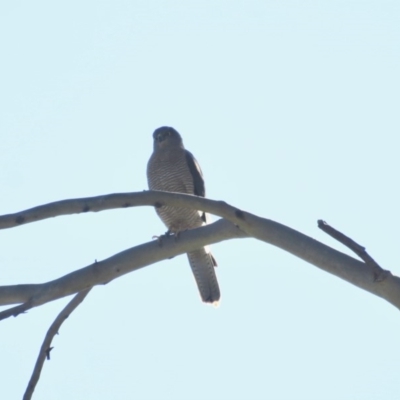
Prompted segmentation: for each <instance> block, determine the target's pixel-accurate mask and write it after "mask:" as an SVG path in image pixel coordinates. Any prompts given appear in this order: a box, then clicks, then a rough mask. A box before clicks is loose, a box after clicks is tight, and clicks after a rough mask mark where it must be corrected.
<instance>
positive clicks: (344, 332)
mask: <svg viewBox="0 0 400 400" xmlns="http://www.w3.org/2000/svg"><path fill="white" fill-rule="evenodd" d="M399 21H400V2H399V1H397V0H393V1H386V0H380V1H367V0H366V1H359V0H358V1H355V0H346V1H341V0H338V1H307V0H306V1H291V0H287V1H267V0H259V1H233V0H232V1H215V0H212V1H211V0H201V1H186V2H184V1H168V0H165V1H128V0H126V1H69V2H55V1H40V0H39V1H31V2H28V1H7V2H6V1H4V2H2V3H1V5H0V48H1V62H0V70H1V73H0V110H1V117H0V143H1V157H0V184H1V188H2V194H1V196H0V214H6V213H9V212H16V211H20V210H22V209H25V208H29V207H32V206H36V205H40V204H43V203H47V202H51V201H56V200H61V199H67V198H73V197H85V196H94V195H101V194H108V193H114V192H128V191H141V190H143V189H146V188H147V182H146V175H145V170H146V163H147V160H148V158H149V156H150V154H151V152H152V138H151V135H152V132H153V130H154V129H155V128H157V127H159V126H161V125H171V126H173V127H175V128H176V129H177V130H178V131H179V132H180V133H181V134H182V136H183V139H184V143H185V145H186V147H187V148H188V149H189V150H190V151H191V152H192V153H194V155H195V156H196V158H197V159H198V161H199V162H200V164H201V166H202V169H203V172H204V175H205V180H206V188H207V195H208V197H210V198H213V199H223V200H225V201H227V202H229V203H230V204H232V205H235V206H237V207H240V208H242V209H244V210H247V211H250V212H253V213H255V214H258V215H260V216H263V217H266V218H270V219H273V220H275V221H278V222H281V223H283V224H286V225H288V226H290V227H292V228H294V229H297V230H299V231H301V232H303V233H305V234H307V235H309V236H312V237H314V238H316V239H317V240H320V241H322V242H324V243H326V244H328V245H330V246H333V247H335V248H337V249H339V250H341V251H344V252H348V251H347V250H346V249H344V248H343V247H342V246H341V245H339V244H338V243H336V242H334V241H333V240H332V239H330V238H328V237H327V236H326V235H325V234H323V233H322V232H321V231H319V230H318V228H317V220H318V219H320V218H321V219H325V220H326V221H327V222H328V223H330V224H331V225H333V226H334V227H336V228H337V229H339V230H341V231H343V232H344V233H346V234H348V235H350V236H351V237H352V238H353V239H354V240H356V241H358V242H359V243H360V244H362V245H364V246H366V247H367V250H368V251H369V252H370V254H371V255H372V256H373V257H374V258H375V259H376V260H377V261H378V262H379V263H380V264H381V265H382V266H383V267H384V268H386V269H390V270H391V271H392V272H393V273H395V274H397V275H399V274H400V266H399V261H398V260H397V257H398V250H399V242H398V237H399V233H398V230H399V228H398V226H399V225H400V214H399V203H400V192H399V170H400V161H399V148H400V143H399V134H400V119H399V115H400V114H399V110H400V73H399V71H400V23H399ZM164 231H165V228H164V226H163V225H162V223H161V221H160V220H159V219H158V218H157V216H156V214H155V212H154V210H152V209H151V208H140V209H139V208H136V209H124V210H115V211H107V212H101V213H97V214H85V215H76V216H67V217H59V218H55V219H51V220H45V221H42V222H38V223H34V224H30V225H26V226H22V227H20V228H16V229H10V230H3V231H0V266H1V273H0V284H1V285H9V284H17V283H35V282H38V283H40V282H45V281H48V280H51V279H54V278H57V277H60V276H62V275H64V274H67V273H68V272H70V271H73V270H75V269H78V268H81V267H84V266H86V265H88V264H90V263H92V262H93V261H94V260H95V259H97V260H101V259H104V258H106V257H109V256H111V255H113V254H115V253H117V252H119V251H122V250H124V249H126V248H129V247H132V246H135V245H138V244H141V243H143V242H147V241H149V240H151V237H152V236H153V235H156V234H160V233H162V232H164ZM212 249H213V253H214V255H215V258H216V259H217V260H218V263H219V267H218V270H217V274H218V278H219V282H220V287H221V292H222V302H221V305H220V307H219V308H218V309H214V308H213V307H209V306H206V305H204V304H202V303H201V302H200V298H199V295H198V292H197V289H196V286H195V284H194V280H193V278H192V275H191V271H190V268H189V266H188V262H187V259H186V256H180V257H176V258H174V259H172V260H168V261H164V262H161V263H158V264H156V265H153V266H150V267H148V268H145V269H142V270H140V271H138V272H135V273H132V274H130V275H127V276H125V277H123V278H121V279H118V280H117V281H114V282H112V283H110V284H108V285H106V286H104V287H97V288H95V289H94V290H93V291H92V293H90V295H89V296H88V298H87V299H86V300H85V302H84V303H83V304H82V305H81V306H80V307H79V308H78V309H77V310H76V311H75V312H74V313H73V314H72V315H71V317H70V318H69V319H68V320H67V321H66V322H65V324H64V325H63V326H62V328H61V331H60V335H59V336H57V337H56V338H55V340H54V342H53V345H54V346H55V349H54V350H53V351H52V353H51V361H50V362H46V364H45V367H44V371H43V373H42V377H41V380H40V382H39V384H38V387H37V389H36V392H35V396H34V398H35V399H57V400H64V399H71V398H73V399H97V400H105V399H115V400H124V399H140V400H150V399H152V400H153V399H155V400H158V399H160V400H164V399H165V400H204V399H210V400H214V399H215V400H241V399H250V400H252V399H254V400H259V399H260V400H261V399H272V400H275V399H276V400H286V399H288V400H291V399H294V400H298V399H299V400H303V399H304V400H313V399H314V400H337V399H346V400H347V399H349V400H350V399H351V400H353V399H363V400H364V399H365V400H372V399H374V400H375V399H384V400H386V399H388V400H391V399H398V398H399V396H400V385H399V360H400V347H399V337H400V313H399V310H397V309H396V308H394V307H393V306H391V305H390V304H389V303H386V302H385V301H384V300H382V299H380V298H378V297H375V296H373V295H371V294H369V293H367V292H364V291H362V290H360V289H358V288H356V287H353V286H351V285H350V284H348V283H346V282H344V281H341V280H340V279H338V278H336V277H334V276H331V275H329V274H327V273H325V272H323V271H320V270H319V269H317V268H315V267H314V266H311V265H309V264H307V263H305V262H303V261H301V260H299V259H297V258H295V257H293V256H292V255H290V254H288V253H285V252H283V251H282V250H279V249H277V248H274V247H272V246H269V245H267V244H265V243H261V242H257V241H255V240H252V239H246V240H236V241H229V242H224V243H222V244H218V245H214V246H213V247H212ZM67 301H68V299H63V300H60V301H56V302H54V303H51V304H48V305H45V306H43V307H40V308H38V309H34V310H32V311H30V312H29V313H27V314H26V315H21V316H19V317H18V318H12V319H8V320H6V321H3V322H1V326H0V343H1V345H0V358H1V374H0V375H1V377H0V398H1V399H7V400H8V399H10V400H13V399H20V398H21V397H22V393H23V391H24V390H25V387H26V384H27V382H28V379H29V376H30V374H31V371H32V368H33V365H34V362H35V360H36V356H37V353H38V350H39V347H40V344H41V341H42V339H43V336H44V334H45V332H46V330H47V328H48V326H49V324H50V323H51V321H52V320H53V319H54V318H55V316H56V315H57V313H58V312H59V310H61V308H62V307H63V306H64V304H66V302H67Z"/></svg>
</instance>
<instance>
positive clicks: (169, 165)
mask: <svg viewBox="0 0 400 400" xmlns="http://www.w3.org/2000/svg"><path fill="white" fill-rule="evenodd" d="M147 180H148V183H149V188H150V189H153V190H162V191H165V192H178V193H185V194H194V182H193V177H192V175H191V173H190V170H189V167H188V165H187V162H186V155H185V150H184V149H183V148H179V149H176V148H174V149H171V150H164V151H156V152H154V153H153V154H152V156H151V157H150V160H149V162H148V165H147ZM156 212H157V214H158V215H159V217H160V218H161V220H162V221H163V222H164V224H165V225H166V226H167V228H168V229H169V230H170V231H171V232H179V231H183V230H186V229H192V228H197V227H199V226H201V225H203V221H202V219H201V217H200V213H199V212H198V211H196V210H191V209H189V208H178V207H168V206H163V207H160V208H157V209H156Z"/></svg>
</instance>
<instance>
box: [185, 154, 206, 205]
mask: <svg viewBox="0 0 400 400" xmlns="http://www.w3.org/2000/svg"><path fill="white" fill-rule="evenodd" d="M186 162H187V164H188V167H189V171H190V174H191V175H192V178H193V186H194V194H195V195H196V196H201V197H205V196H206V189H205V186H204V179H203V173H202V172H201V168H200V165H199V163H198V162H197V160H196V159H195V158H194V156H193V154H192V153H191V152H190V151H187V150H186Z"/></svg>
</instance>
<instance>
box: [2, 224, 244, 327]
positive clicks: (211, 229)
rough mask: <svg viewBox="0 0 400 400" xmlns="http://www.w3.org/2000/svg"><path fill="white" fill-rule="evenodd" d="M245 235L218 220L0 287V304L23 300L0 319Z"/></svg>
mask: <svg viewBox="0 0 400 400" xmlns="http://www.w3.org/2000/svg"><path fill="white" fill-rule="evenodd" d="M245 236H246V235H245V234H244V233H243V232H241V231H240V229H238V228H237V227H236V226H235V225H233V224H232V223H230V222H229V221H226V220H218V221H216V222H214V223H213V224H210V225H207V226H204V227H202V228H198V229H192V230H188V231H185V232H182V233H181V235H180V236H179V239H178V240H177V239H175V237H172V236H171V237H164V238H163V241H162V246H160V244H159V242H158V241H152V242H148V243H144V244H142V245H139V246H136V247H132V248H130V249H128V250H125V251H122V252H120V253H118V254H115V255H114V256H112V257H110V258H108V259H106V260H103V261H99V262H96V263H94V264H92V265H89V266H87V267H85V268H82V269H79V270H77V271H74V272H72V273H70V274H67V275H65V276H63V277H61V278H59V279H56V280H53V281H50V282H46V283H43V284H37V285H13V286H0V305H7V304H15V303H24V304H22V305H21V306H17V307H13V308H11V309H8V310H5V311H3V312H1V313H0V320H1V319H4V318H7V317H9V316H12V315H14V314H18V312H22V311H26V310H28V309H29V308H33V307H37V306H39V305H41V304H44V303H47V302H49V301H53V300H56V299H59V298H61V297H65V296H69V295H71V294H74V293H77V292H80V291H82V290H84V289H87V288H88V287H92V286H95V285H103V284H106V283H108V282H110V281H112V280H113V279H116V278H118V277H121V276H122V275H125V274H127V273H129V272H132V271H135V270H137V269H140V268H142V267H145V266H147V265H150V264H154V263H156V262H158V261H161V260H165V259H168V258H172V257H174V256H176V255H178V254H183V253H187V252H188V251H190V250H194V249H196V248H199V247H203V246H205V245H207V244H210V243H217V242H220V241H223V240H227V239H234V238H240V237H245ZM14 288H15V289H16V290H13V289H14Z"/></svg>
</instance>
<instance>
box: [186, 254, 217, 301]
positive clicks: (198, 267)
mask: <svg viewBox="0 0 400 400" xmlns="http://www.w3.org/2000/svg"><path fill="white" fill-rule="evenodd" d="M187 256H188V259H189V264H190V267H191V268H192V272H193V275H194V278H195V280H196V283H197V287H198V288H199V292H200V296H201V299H202V300H203V301H204V302H205V303H213V304H216V303H218V301H219V298H220V292H219V286H218V281H217V276H216V274H215V266H216V265H217V263H216V261H215V259H214V257H213V256H212V254H211V253H210V252H209V251H207V250H206V249H205V248H202V249H199V250H195V251H191V252H190V253H187Z"/></svg>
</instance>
